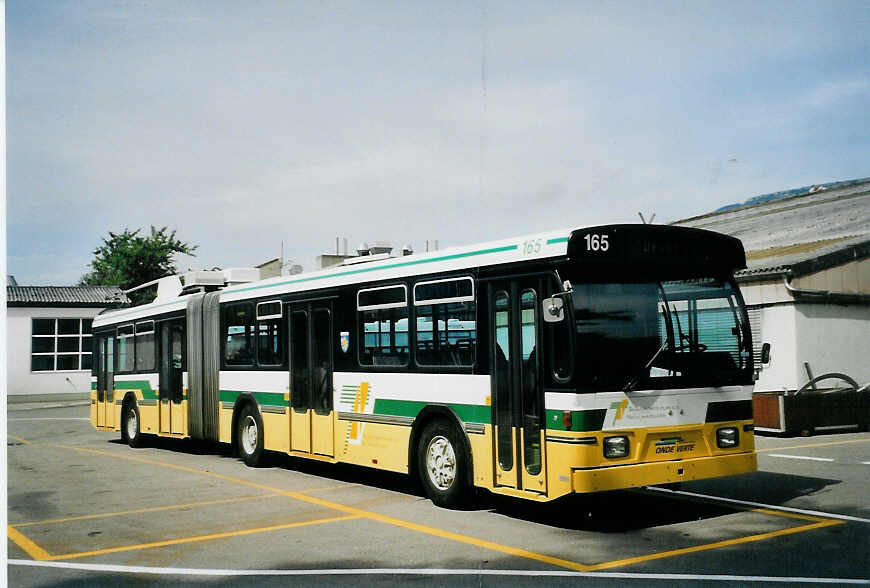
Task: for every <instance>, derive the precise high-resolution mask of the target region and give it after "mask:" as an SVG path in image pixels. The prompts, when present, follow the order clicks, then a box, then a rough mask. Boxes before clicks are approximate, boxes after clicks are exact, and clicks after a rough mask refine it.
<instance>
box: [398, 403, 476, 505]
mask: <svg viewBox="0 0 870 588" xmlns="http://www.w3.org/2000/svg"><path fill="white" fill-rule="evenodd" d="M436 420H442V421H446V422H447V423H449V424H450V425H451V426H452V427H454V428H455V429H456V431H457V432H458V433H459V439H460V440H461V443H462V449H463V450H464V451H465V455H466V456H467V457H468V467H467V468H466V472H465V473H466V477H467V482H468V486H469V487H470V488H473V487H474V455H473V454H472V453H471V442H470V441H469V440H468V434H467V433H466V432H465V424H464V423H463V421H462V419H461V418H459V415H457V414H456V411H454V410H453V409H452V408H450V407H449V406H447V405H445V404H429V405H427V406H426V407H424V408H423V410H421V411H420V413H419V414H418V415H417V417H416V418H415V419H414V423H413V424H412V425H411V438H410V439H409V441H408V474H409V475H410V476H411V479H412V480H418V479H419V477H420V472H419V468H418V466H417V446H418V445H419V443H420V437H422V435H423V431H424V430H425V429H426V426H427V425H429V423H431V422H432V421H436Z"/></svg>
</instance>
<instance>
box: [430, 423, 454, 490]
mask: <svg viewBox="0 0 870 588" xmlns="http://www.w3.org/2000/svg"><path fill="white" fill-rule="evenodd" d="M426 471H427V472H428V474H429V480H430V481H431V482H432V485H433V486H435V487H436V488H438V489H439V490H447V489H449V488H450V486H452V485H453V481H454V480H455V479H456V453H455V452H454V451H453V445H451V443H450V441H449V440H448V439H447V438H446V437H444V436H443V435H438V436H436V437H433V438H432V440H431V441H429V445H428V447H427V448H426Z"/></svg>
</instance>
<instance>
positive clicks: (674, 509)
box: [110, 437, 840, 533]
mask: <svg viewBox="0 0 870 588" xmlns="http://www.w3.org/2000/svg"><path fill="white" fill-rule="evenodd" d="M110 442H111V443H116V444H121V443H123V442H122V441H121V440H120V439H114V440H112V441H110ZM143 446H144V447H150V448H154V449H161V450H167V451H172V452H177V453H185V454H188V455H216V456H219V457H222V458H225V459H239V458H238V457H237V456H236V454H235V452H234V451H233V448H232V447H231V446H230V445H229V444H226V443H214V442H209V441H197V440H191V439H172V438H167V437H151V438H149V437H146V438H145V439H144V444H143ZM239 463H240V464H241V461H240V460H239ZM259 467H260V468H263V469H266V468H275V469H281V470H287V471H296V472H300V473H303V474H307V475H311V476H317V477H320V478H324V479H329V480H333V481H336V482H343V483H347V484H358V485H361V486H371V487H373V488H379V489H382V490H388V491H391V492H396V493H399V494H405V495H408V496H412V497H415V498H418V499H420V500H427V498H426V496H425V493H424V492H423V489H422V487H421V485H420V483H419V481H418V480H416V479H414V478H412V477H410V476H408V475H406V474H399V473H394V472H387V471H383V470H376V469H373V468H367V467H363V466H357V465H351V464H342V463H339V464H331V463H325V462H320V461H314V460H308V459H305V458H300V457H294V456H290V455H286V454H283V453H276V452H271V451H267V452H264V453H263V458H262V461H261V464H260V466H259ZM839 483H840V480H834V479H825V478H814V477H808V476H796V475H790V474H778V473H772V472H754V473H751V474H743V475H739V476H733V477H728V478H718V479H711V480H703V481H698V482H691V483H687V484H685V485H683V486H682V489H683V490H686V491H688V492H693V493H697V494H704V495H708V496H710V497H712V498H698V497H692V496H686V495H683V494H676V493H674V494H671V493H666V492H656V491H653V490H646V489H643V488H641V489H633V490H617V491H611V492H601V493H596V494H573V495H569V496H564V497H562V498H558V499H555V500H553V501H550V502H543V503H541V502H532V501H528V500H523V499H520V498H512V497H509V496H500V495H497V494H492V493H490V492H487V491H486V490H478V491H477V492H476V495H475V498H474V501H473V502H472V504H471V505H470V506H469V507H468V508H469V509H470V510H476V511H491V512H493V513H496V514H499V515H503V516H506V517H510V518H514V519H517V520H525V521H529V522H533V523H538V524H543V525H548V526H551V527H555V528H560V529H568V530H577V531H591V532H599V533H622V532H627V531H636V530H642V529H648V528H653V527H665V526H668V525H674V524H678V523H685V522H691V521H700V520H712V519H716V518H717V517H721V516H725V515H729V514H734V513H738V512H743V511H745V510H747V508H748V507H747V508H741V507H740V506H731V505H728V504H725V503H722V502H717V501H716V500H715V497H724V498H733V499H737V500H743V501H749V502H758V503H763V504H768V505H774V506H775V505H779V504H784V503H787V502H788V501H790V500H792V499H794V498H798V497H801V496H807V495H811V494H814V493H817V492H820V491H823V490H824V489H825V488H827V487H828V486H831V485H834V484H839Z"/></svg>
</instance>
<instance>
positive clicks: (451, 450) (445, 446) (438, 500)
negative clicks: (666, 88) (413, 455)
mask: <svg viewBox="0 0 870 588" xmlns="http://www.w3.org/2000/svg"><path fill="white" fill-rule="evenodd" d="M470 463H471V460H470V459H469V457H468V453H467V452H466V451H465V444H464V443H463V442H462V438H461V437H460V434H459V433H458V431H457V430H456V427H454V426H453V425H451V424H450V423H448V422H446V421H443V420H436V421H432V422H430V423H429V424H428V425H426V428H425V429H423V434H422V435H421V436H420V441H419V443H418V444H417V470H418V471H419V473H420V481H421V483H422V484H423V489H424V490H425V492H426V496H428V497H429V499H430V500H431V501H432V502H433V503H434V504H435V505H436V506H440V507H442V508H462V507H466V506H468V505H469V503H470V502H471V495H472V492H471V488H470V483H469V473H470V469H469V466H470Z"/></svg>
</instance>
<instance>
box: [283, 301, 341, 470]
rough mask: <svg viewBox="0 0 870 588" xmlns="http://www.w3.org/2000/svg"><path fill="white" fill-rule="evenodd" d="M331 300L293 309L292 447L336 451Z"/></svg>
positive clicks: (291, 355) (305, 450) (291, 372)
mask: <svg viewBox="0 0 870 588" xmlns="http://www.w3.org/2000/svg"><path fill="white" fill-rule="evenodd" d="M332 397H333V394H332V312H331V303H330V302H328V301H319V302H312V303H304V304H295V305H292V306H291V309H290V448H291V449H292V450H293V451H302V452H305V453H314V454H317V455H325V456H328V457H331V456H332V455H333V451H334V450H333V445H334V442H333V434H334V430H333V414H332V404H333V400H332Z"/></svg>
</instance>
